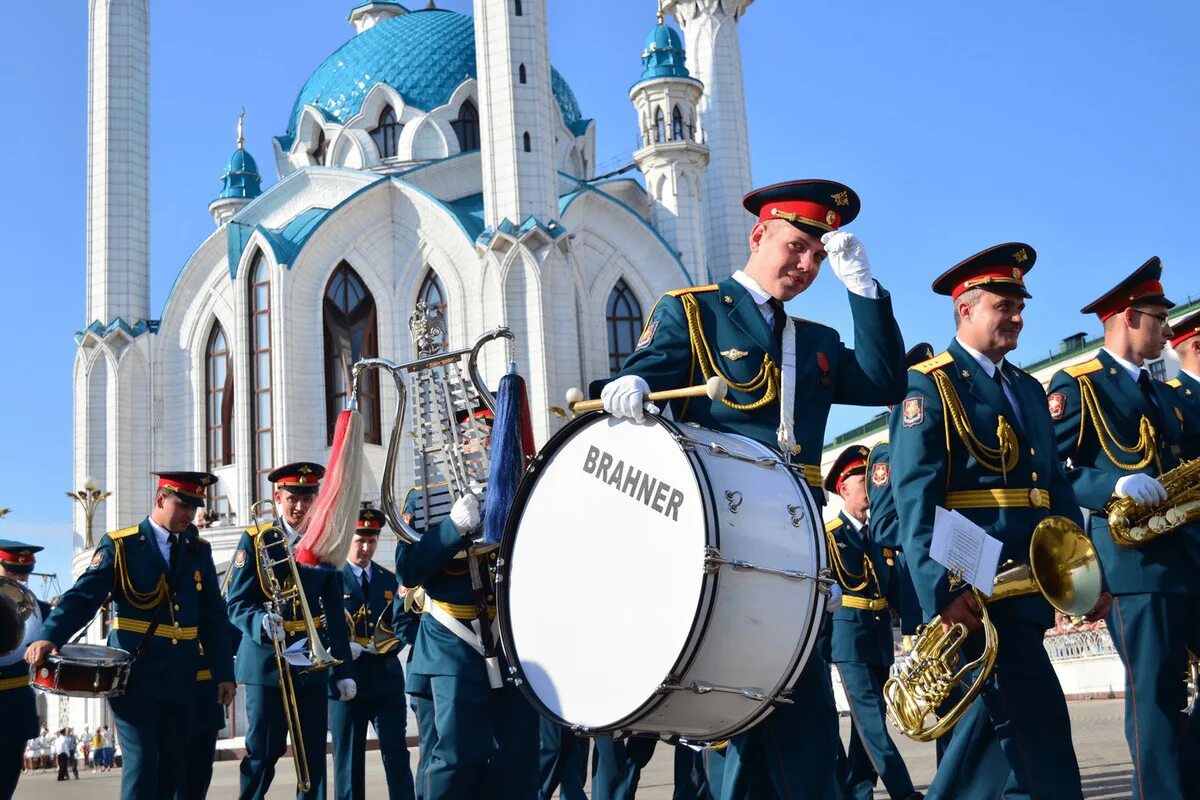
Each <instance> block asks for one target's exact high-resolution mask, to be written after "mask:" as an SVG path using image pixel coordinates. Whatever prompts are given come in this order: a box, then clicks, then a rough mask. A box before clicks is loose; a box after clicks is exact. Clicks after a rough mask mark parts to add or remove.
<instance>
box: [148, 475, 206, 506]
mask: <svg viewBox="0 0 1200 800" xmlns="http://www.w3.org/2000/svg"><path fill="white" fill-rule="evenodd" d="M158 488H159V489H169V490H170V491H172V492H175V493H176V494H182V495H186V496H188V497H194V498H196V499H197V500H203V499H204V487H203V486H201V485H200V484H198V483H188V482H187V481H181V480H176V479H175V478H164V477H161V476H160V477H159V479H158Z"/></svg>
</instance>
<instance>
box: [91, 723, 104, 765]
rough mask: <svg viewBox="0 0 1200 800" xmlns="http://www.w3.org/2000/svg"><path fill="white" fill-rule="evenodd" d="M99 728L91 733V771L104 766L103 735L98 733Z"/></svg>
mask: <svg viewBox="0 0 1200 800" xmlns="http://www.w3.org/2000/svg"><path fill="white" fill-rule="evenodd" d="M100 730H101V729H100V728H96V731H95V732H94V733H93V734H92V772H95V771H96V770H98V769H100V768H101V767H103V766H104V759H103V756H104V752H103V751H104V737H103V736H101V735H100Z"/></svg>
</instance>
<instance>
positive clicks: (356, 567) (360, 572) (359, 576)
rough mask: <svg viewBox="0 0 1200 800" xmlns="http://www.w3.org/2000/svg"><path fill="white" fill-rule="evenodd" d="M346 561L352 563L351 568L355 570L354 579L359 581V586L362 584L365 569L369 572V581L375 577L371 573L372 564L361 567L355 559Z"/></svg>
mask: <svg viewBox="0 0 1200 800" xmlns="http://www.w3.org/2000/svg"><path fill="white" fill-rule="evenodd" d="M346 563H347V564H349V565H350V569H351V570H352V571H353V572H354V580H356V581H358V584H359V586H361V585H362V576H363V572H364V571H365V572H366V573H367V581H368V583H369V582H370V581H371V580H372V579H373V578H372V575H371V565H370V564H367V566H365V567H360V566H359V565H358V564H355V563H354V562H353V561H347V562H346Z"/></svg>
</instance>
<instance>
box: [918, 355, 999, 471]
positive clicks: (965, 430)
mask: <svg viewBox="0 0 1200 800" xmlns="http://www.w3.org/2000/svg"><path fill="white" fill-rule="evenodd" d="M933 380H934V383H936V384H937V389H938V394H940V395H941V397H942V405H943V406H945V408H946V416H947V417H948V420H949V422H950V423H952V424H953V426H954V430H955V432H956V433H957V434H958V438H959V439H961V440H962V443H963V446H964V447H966V448H967V454H968V455H970V456H971V457H972V458H974V459H975V460H976V461H978V462H979V465H980V466H981V467H983V468H984V469H987V470H990V471H991V472H999V473H1001V474H1002V475H1004V478H1005V480H1006V481H1007V480H1008V473H1009V472H1010V471H1012V470H1013V468H1015V467H1016V466H1017V459H1018V458H1019V457H1020V448H1019V447H1018V446H1017V434H1016V433H1015V432H1014V431H1013V429H1012V426H1011V425H1009V424H1008V420H1006V419H1005V418H1004V416H1003V415H1000V417H999V419H998V421H997V423H996V441H997V443H998V444H999V447H989V446H988V445H986V444H984V443H983V442H982V441H980V439H979V437H978V436H976V435H975V431H974V429H973V428H972V427H971V420H970V418H969V417H968V416H967V409H966V408H965V407H963V404H962V399H961V398H960V397H959V396H958V391H957V390H956V389H955V388H954V384H953V383H951V382H950V376H948V375H947V374H946V373H945V372H943V371H942V370H935V371H934V373H933Z"/></svg>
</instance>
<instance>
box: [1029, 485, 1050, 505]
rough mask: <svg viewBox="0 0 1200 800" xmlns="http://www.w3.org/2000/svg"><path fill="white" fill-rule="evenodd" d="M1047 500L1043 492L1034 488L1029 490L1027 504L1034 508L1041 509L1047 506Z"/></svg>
mask: <svg viewBox="0 0 1200 800" xmlns="http://www.w3.org/2000/svg"><path fill="white" fill-rule="evenodd" d="M1048 500H1049V498H1048V497H1047V496H1046V492H1045V490H1043V489H1038V488H1036V487H1035V488H1033V489H1030V490H1029V503H1030V505H1032V506H1033V507H1034V508H1042V507H1044V506H1047V505H1049V503H1048V502H1047V501H1048Z"/></svg>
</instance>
